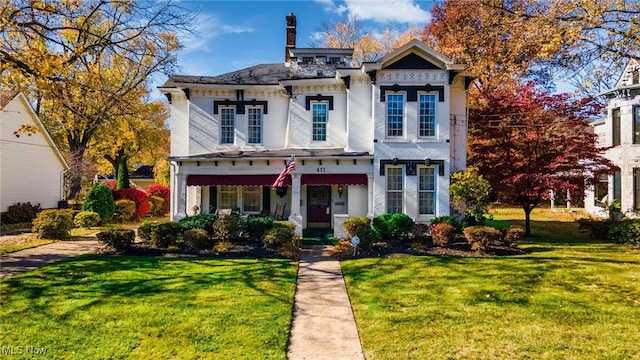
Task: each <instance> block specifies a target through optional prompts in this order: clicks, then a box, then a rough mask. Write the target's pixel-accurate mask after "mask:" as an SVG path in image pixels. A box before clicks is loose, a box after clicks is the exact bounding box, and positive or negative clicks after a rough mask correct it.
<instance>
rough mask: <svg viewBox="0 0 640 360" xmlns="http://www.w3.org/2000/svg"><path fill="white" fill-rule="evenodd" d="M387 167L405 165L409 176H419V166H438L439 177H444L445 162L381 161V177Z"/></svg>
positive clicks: (427, 160) (431, 160) (428, 160)
mask: <svg viewBox="0 0 640 360" xmlns="http://www.w3.org/2000/svg"><path fill="white" fill-rule="evenodd" d="M387 165H405V168H404V171H405V174H406V175H407V176H413V175H417V174H418V171H417V169H418V165H424V166H432V165H437V166H438V175H440V176H444V160H433V159H423V160H410V159H398V158H393V159H380V175H383V176H384V174H385V168H386V166H387Z"/></svg>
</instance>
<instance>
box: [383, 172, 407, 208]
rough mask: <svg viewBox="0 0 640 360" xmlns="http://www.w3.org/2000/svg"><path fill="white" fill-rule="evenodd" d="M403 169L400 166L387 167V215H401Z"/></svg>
mask: <svg viewBox="0 0 640 360" xmlns="http://www.w3.org/2000/svg"><path fill="white" fill-rule="evenodd" d="M402 170H403V168H402V167H401V166H394V167H391V166H390V167H388V168H387V170H386V174H387V213H389V214H394V213H402V209H403V203H402V200H403V197H404V179H403V174H402V173H403V171H402Z"/></svg>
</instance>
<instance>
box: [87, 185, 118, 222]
mask: <svg viewBox="0 0 640 360" xmlns="http://www.w3.org/2000/svg"><path fill="white" fill-rule="evenodd" d="M115 208H116V206H115V202H114V200H113V194H112V193H111V190H109V187H108V186H107V185H106V184H103V183H95V184H93V186H91V190H89V193H88V194H87V197H86V198H85V200H84V203H83V204H82V211H93V212H97V213H98V214H99V215H100V220H101V221H109V220H110V219H111V218H112V217H113V214H114V212H115Z"/></svg>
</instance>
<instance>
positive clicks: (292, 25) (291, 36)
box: [284, 12, 296, 63]
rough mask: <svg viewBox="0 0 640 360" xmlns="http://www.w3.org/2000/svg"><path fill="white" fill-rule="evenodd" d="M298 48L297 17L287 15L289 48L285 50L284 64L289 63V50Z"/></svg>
mask: <svg viewBox="0 0 640 360" xmlns="http://www.w3.org/2000/svg"><path fill="white" fill-rule="evenodd" d="M295 47H296V16H295V15H293V13H292V12H290V13H289V15H287V46H285V49H284V62H285V63H288V62H289V60H290V59H289V49H294V48H295Z"/></svg>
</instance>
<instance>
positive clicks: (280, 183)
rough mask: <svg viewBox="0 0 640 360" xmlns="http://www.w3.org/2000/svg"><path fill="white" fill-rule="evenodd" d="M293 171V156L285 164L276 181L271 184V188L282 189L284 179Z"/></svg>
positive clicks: (294, 167)
mask: <svg viewBox="0 0 640 360" xmlns="http://www.w3.org/2000/svg"><path fill="white" fill-rule="evenodd" d="M295 169H296V158H295V156H294V155H291V158H290V159H289V161H288V162H287V165H286V166H285V167H284V169H282V172H281V173H280V175H279V176H278V178H277V179H276V181H275V182H274V183H273V185H271V188H272V189H275V188H278V187H283V186H284V179H285V178H286V177H287V175H289V174H290V173H291V172H292V171H293V170H295Z"/></svg>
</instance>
